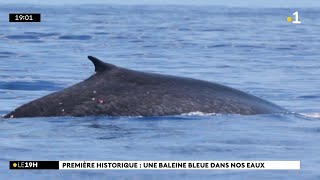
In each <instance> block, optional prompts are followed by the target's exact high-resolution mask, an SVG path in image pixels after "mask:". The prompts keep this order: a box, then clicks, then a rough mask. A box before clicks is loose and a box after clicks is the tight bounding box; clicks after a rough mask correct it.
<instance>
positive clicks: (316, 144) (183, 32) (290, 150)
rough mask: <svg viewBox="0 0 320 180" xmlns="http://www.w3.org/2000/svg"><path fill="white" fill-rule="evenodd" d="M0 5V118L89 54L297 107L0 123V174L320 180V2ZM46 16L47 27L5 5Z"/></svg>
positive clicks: (72, 72) (54, 87)
mask: <svg viewBox="0 0 320 180" xmlns="http://www.w3.org/2000/svg"><path fill="white" fill-rule="evenodd" d="M296 10H297V9H277V8H257V9H253V8H231V7H228V8H227V7H217V6H119V5H117V6H111V5H81V6H76V5H68V6H56V5H55V6H45V5H42V6H35V5H1V6H0V17H1V19H0V27H1V28H0V41H1V43H0V114H1V115H2V114H6V113H7V112H9V111H11V110H13V109H14V108H16V107H18V106H19V105H22V104H24V103H26V102H29V101H31V100H33V99H36V98H39V97H41V96H43V95H46V94H49V93H52V92H54V91H58V90H61V89H63V88H65V87H68V86H70V85H72V84H75V83H77V82H80V81H82V80H84V79H86V78H87V77H89V76H90V75H92V74H93V72H94V67H93V65H92V64H91V62H90V61H89V60H87V58H86V56H87V55H94V56H96V57H99V58H101V59H103V60H105V61H106V62H109V63H113V64H116V65H118V66H123V67H126V68H132V69H136V70H140V71H146V72H156V73H163V74H171V75H178V76H184V77H192V78H197V79H203V80H208V81H214V82H219V83H221V84H224V85H228V86H231V87H234V88H237V89H240V90H243V91H246V92H249V93H251V94H254V95H256V96H259V97H262V98H264V99H267V100H269V101H272V102H274V103H276V104H278V105H281V106H283V107H285V108H287V109H289V110H290V111H292V112H294V113H292V114H274V115H254V116H241V115H205V114H189V115H180V116H173V117H83V118H72V117H56V118H21V119H11V120H1V121H0V138H1V143H0V153H1V154H2V156H1V162H0V170H1V174H0V177H1V179H18V178H20V179H21V178H27V179H44V178H47V179H57V178H63V179H79V178H81V179H92V178H111V179H114V178H122V179H129V178H130V179H160V178H161V179H162V178H166V179H168V178H170V179H172V178H174V179H195V178H196V179H209V178H210V179H212V178H219V179H257V178H259V179H280V178H281V179H319V178H320V173H319V170H318V169H319V163H320V153H319V152H320V136H319V133H320V121H319V118H320V93H319V89H320V83H319V79H320V78H319V77H320V70H319V69H320V53H319V49H320V19H319V18H316V17H318V15H319V9H312V8H309V9H298V10H299V15H300V20H301V21H302V24H299V25H294V24H291V23H288V22H286V17H287V16H289V15H292V13H293V12H294V11H296ZM12 12H40V13H41V14H42V22H41V23H9V22H8V18H7V17H8V13H12ZM10 160H300V161H301V170H300V171H270V170H269V171H245V170H233V171H226V170H219V171H216V170H214V171H205V170H201V171H196V170H193V171H186V170H172V171H156V170H154V171H152V170H147V171H125V170H123V171H104V170H101V171H62V172H61V171H45V170H42V171H40V170H38V171H36V170H34V171H12V170H11V171H9V170H8V164H9V163H8V161H10Z"/></svg>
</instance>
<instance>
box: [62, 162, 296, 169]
mask: <svg viewBox="0 0 320 180" xmlns="http://www.w3.org/2000/svg"><path fill="white" fill-rule="evenodd" d="M59 169H64V170H68V169H69V170H75V169H82V170H83V169H86V170H90V169H91V170H97V169H104V170H169V169H172V170H179V169H181V170H221V169H224V170H232V169H245V170H300V161H59Z"/></svg>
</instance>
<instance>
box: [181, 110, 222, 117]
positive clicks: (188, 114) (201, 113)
mask: <svg viewBox="0 0 320 180" xmlns="http://www.w3.org/2000/svg"><path fill="white" fill-rule="evenodd" d="M181 115H182V116H215V115H217V114H216V113H205V112H200V111H195V112H189V113H183V114H181Z"/></svg>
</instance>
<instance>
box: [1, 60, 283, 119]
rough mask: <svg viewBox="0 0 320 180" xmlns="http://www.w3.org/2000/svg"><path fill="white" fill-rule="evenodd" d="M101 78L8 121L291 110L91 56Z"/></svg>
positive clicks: (19, 111) (217, 87)
mask: <svg viewBox="0 0 320 180" xmlns="http://www.w3.org/2000/svg"><path fill="white" fill-rule="evenodd" d="M88 58H89V59H90V60H91V61H92V62H93V64H94V66H95V72H96V73H95V74H94V75H92V76H91V77H89V78H88V79H86V80H84V81H82V82H80V83H78V84H75V85H73V86H71V87H69V88H66V89H64V90H61V91H59V92H54V93H51V94H49V95H46V96H44V97H41V98H39V99H36V100H34V101H31V102H29V103H27V104H24V105H22V106H20V107H18V108H17V109H16V110H14V111H12V112H10V113H9V114H7V115H5V118H19V117H50V116H97V115H107V116H165V115H180V114H183V113H190V112H203V113H219V114H243V115H253V114H272V113H278V112H285V110H284V109H283V108H281V107H279V106H277V105H275V104H273V103H271V102H268V101H265V100H263V99H260V98H258V97H255V96H253V95H250V94H247V93H244V92H242V91H239V90H236V89H233V88H230V87H227V86H223V85H220V84H217V83H212V82H207V81H202V80H196V79H192V78H184V77H176V76H170V75H161V74H154V73H146V72H139V71H134V70H130V69H125V68H121V67H118V66H115V65H112V64H108V63H105V62H103V61H101V60H99V59H97V58H95V57H92V56H88Z"/></svg>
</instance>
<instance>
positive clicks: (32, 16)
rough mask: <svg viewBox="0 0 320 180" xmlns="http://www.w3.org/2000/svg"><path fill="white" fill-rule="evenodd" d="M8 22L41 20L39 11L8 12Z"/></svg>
mask: <svg viewBox="0 0 320 180" xmlns="http://www.w3.org/2000/svg"><path fill="white" fill-rule="evenodd" d="M9 22H41V14H40V13H10V14H9Z"/></svg>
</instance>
